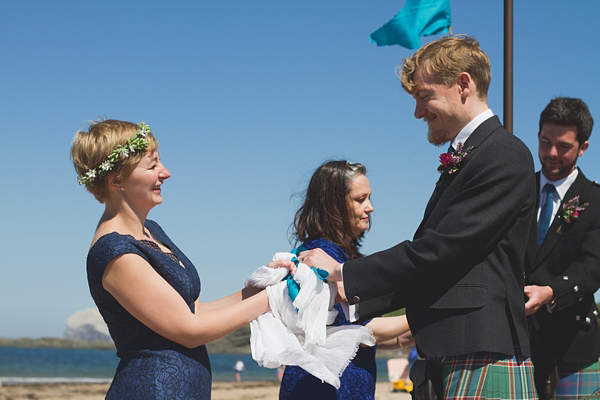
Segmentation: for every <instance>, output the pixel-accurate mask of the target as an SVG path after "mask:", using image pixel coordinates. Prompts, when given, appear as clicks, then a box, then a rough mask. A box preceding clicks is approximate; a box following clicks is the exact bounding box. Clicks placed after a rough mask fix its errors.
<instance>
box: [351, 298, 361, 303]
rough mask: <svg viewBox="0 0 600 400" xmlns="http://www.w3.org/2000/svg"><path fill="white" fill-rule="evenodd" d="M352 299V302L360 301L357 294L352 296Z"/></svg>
mask: <svg viewBox="0 0 600 400" xmlns="http://www.w3.org/2000/svg"><path fill="white" fill-rule="evenodd" d="M352 301H353V302H354V303H360V297H358V296H354V297H353V298H352Z"/></svg>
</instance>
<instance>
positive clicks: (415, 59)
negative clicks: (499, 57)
mask: <svg viewBox="0 0 600 400" xmlns="http://www.w3.org/2000/svg"><path fill="white" fill-rule="evenodd" d="M421 68H423V70H424V72H426V73H427V74H428V75H430V76H432V77H434V78H438V79H441V80H442V81H443V82H444V83H445V84H446V86H448V87H450V86H452V85H454V84H455V83H456V79H457V78H458V76H459V75H460V74H461V73H463V72H467V73H468V74H469V75H471V78H472V79H473V81H474V82H475V86H476V87H477V94H478V96H479V98H480V99H481V100H484V101H485V100H487V93H488V89H489V87H490V81H491V80H492V76H491V67H490V60H489V58H488V56H487V55H486V54H485V53H484V52H483V50H481V48H480V47H479V42H477V40H476V39H475V38H474V37H470V36H467V35H457V36H449V37H444V38H441V39H438V40H436V41H434V42H431V43H428V44H426V45H425V46H423V47H421V48H420V49H419V50H417V52H416V53H415V54H413V56H412V57H408V58H406V59H405V60H404V61H403V63H402V64H401V65H399V66H398V68H397V74H398V75H399V78H400V80H401V81H402V87H403V88H404V90H406V91H407V92H408V93H409V94H413V93H412V92H413V90H414V86H415V84H414V75H415V72H417V71H418V70H419V69H421Z"/></svg>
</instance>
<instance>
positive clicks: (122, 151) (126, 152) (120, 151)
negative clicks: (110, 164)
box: [119, 147, 129, 158]
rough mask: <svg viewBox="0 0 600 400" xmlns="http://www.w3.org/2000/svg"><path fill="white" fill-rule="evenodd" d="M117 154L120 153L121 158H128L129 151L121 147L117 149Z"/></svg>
mask: <svg viewBox="0 0 600 400" xmlns="http://www.w3.org/2000/svg"><path fill="white" fill-rule="evenodd" d="M119 153H121V157H123V158H127V157H129V149H128V148H126V147H121V148H120V149H119Z"/></svg>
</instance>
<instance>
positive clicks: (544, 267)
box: [525, 97, 600, 399]
mask: <svg viewBox="0 0 600 400" xmlns="http://www.w3.org/2000/svg"><path fill="white" fill-rule="evenodd" d="M593 124H594V120H593V119H592V116H591V114H590V112H589V110H588V108H587V106H586V104H585V103H584V102H583V101H582V100H580V99H576V98H568V97H558V98H555V99H553V100H552V101H551V102H550V103H549V104H548V106H547V107H546V108H545V109H544V111H542V114H541V116H540V128H539V132H538V139H539V157H540V162H541V164H542V170H541V172H538V173H537V175H536V178H537V183H538V191H537V192H538V215H539V216H538V235H537V238H535V239H534V240H532V241H531V242H530V246H529V249H528V258H529V260H530V263H531V265H530V266H528V273H527V277H526V283H527V286H525V295H526V296H527V298H528V301H527V303H526V304H525V309H526V313H527V315H531V317H530V327H531V330H532V332H531V348H532V352H533V361H534V364H535V375H536V386H537V389H538V393H539V395H540V398H542V399H546V398H551V396H552V391H553V389H554V387H553V386H554V384H555V383H556V382H557V376H556V375H558V376H559V379H560V380H558V386H557V387H556V397H557V398H580V397H582V396H593V394H595V395H597V396H600V363H599V362H598V357H600V330H599V329H598V322H597V317H598V308H597V306H596V302H595V300H594V293H595V292H596V291H597V290H598V288H599V287H600V188H599V187H598V184H597V183H594V182H590V181H589V180H588V179H587V178H586V177H585V176H584V175H583V172H582V171H581V170H580V169H579V168H578V167H577V159H578V158H579V157H581V156H583V154H584V153H585V151H586V150H587V148H588V146H589V143H588V139H589V137H590V134H591V132H592V126H593Z"/></svg>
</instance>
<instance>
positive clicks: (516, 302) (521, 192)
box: [343, 117, 536, 356]
mask: <svg viewBox="0 0 600 400" xmlns="http://www.w3.org/2000/svg"><path fill="white" fill-rule="evenodd" d="M471 146H472V147H473V148H472V150H471V152H470V154H469V155H468V156H467V157H466V158H465V159H464V160H463V162H462V163H461V165H460V170H459V171H458V172H457V173H455V174H452V175H448V174H446V173H444V174H442V176H441V177H440V180H439V181H438V183H437V185H436V191H435V192H434V194H433V196H432V198H431V200H430V201H429V204H428V206H427V211H426V214H425V216H424V219H423V221H422V223H421V225H420V226H419V228H418V230H417V232H416V233H415V236H414V239H413V241H405V242H402V243H400V244H398V245H396V246H394V247H392V248H391V249H388V250H385V251H382V252H379V253H375V254H373V255H371V256H367V257H362V258H359V259H356V260H352V261H348V262H346V263H345V264H344V269H343V276H344V288H345V289H344V290H345V292H346V296H347V297H348V299H349V301H350V303H351V304H353V303H358V304H359V305H360V306H359V313H360V318H361V319H363V318H369V317H372V316H375V315H380V314H383V313H386V312H388V311H392V310H395V309H398V308H401V307H404V306H406V312H407V317H408V320H409V324H410V327H411V330H412V333H413V335H414V337H415V340H416V343H417V346H418V347H419V349H420V350H421V351H422V352H423V353H425V354H426V355H430V356H452V355H459V354H469V353H474V352H478V351H487V352H498V353H503V354H508V355H511V354H514V348H515V346H516V345H517V343H515V342H518V345H519V346H520V348H521V350H522V354H524V355H525V356H528V355H529V338H528V332H527V320H526V318H525V307H524V302H523V284H524V272H523V264H524V256H525V251H526V247H527V241H528V237H529V235H530V231H531V228H532V226H533V225H532V221H533V220H534V218H535V215H534V211H535V203H536V186H535V174H534V168H533V159H532V157H531V153H530V152H529V150H528V149H527V147H526V146H525V145H524V144H523V143H522V142H521V141H520V140H519V139H518V138H517V137H515V136H514V135H512V134H510V133H509V132H508V131H506V130H505V129H504V128H503V127H502V125H501V124H500V121H499V120H498V118H497V117H492V118H490V119H488V120H486V121H484V122H483V123H482V124H481V125H480V126H479V127H478V128H477V129H476V130H475V131H474V132H473V133H472V134H471V136H470V137H469V139H468V140H467V142H466V143H465V148H468V147H471ZM400 179H401V177H400Z"/></svg>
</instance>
